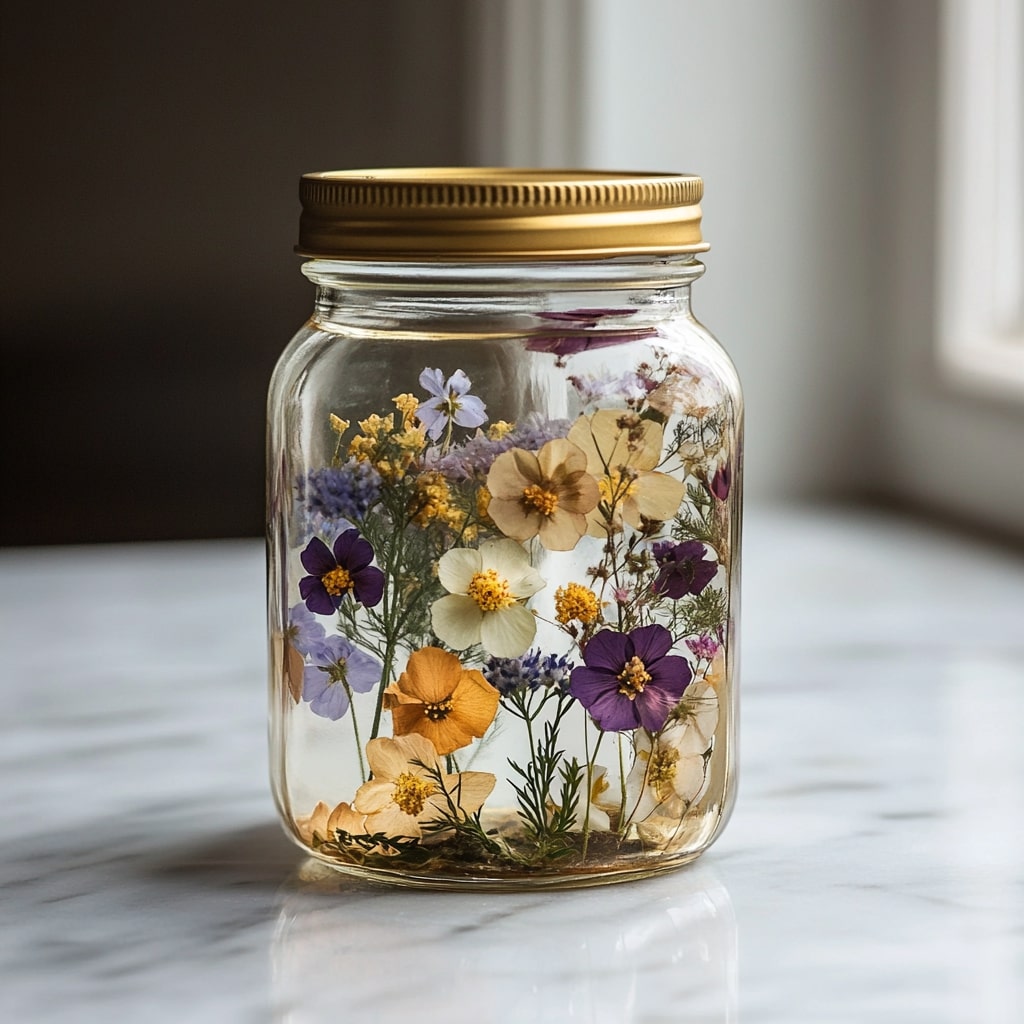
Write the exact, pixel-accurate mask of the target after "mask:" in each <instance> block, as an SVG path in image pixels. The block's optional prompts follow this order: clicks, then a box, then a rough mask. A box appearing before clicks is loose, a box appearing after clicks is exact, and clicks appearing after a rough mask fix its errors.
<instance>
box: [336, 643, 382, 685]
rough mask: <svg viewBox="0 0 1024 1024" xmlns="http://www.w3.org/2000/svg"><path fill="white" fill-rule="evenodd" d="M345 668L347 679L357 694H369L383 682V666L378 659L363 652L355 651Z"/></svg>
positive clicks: (347, 660) (349, 657)
mask: <svg viewBox="0 0 1024 1024" xmlns="http://www.w3.org/2000/svg"><path fill="white" fill-rule="evenodd" d="M345 667H346V675H345V678H346V679H347V681H348V685H349V686H351V687H352V689H353V690H355V691H356V693H369V691H370V690H372V689H373V688H374V687H375V686H376V685H377V684H378V683H379V682H380V681H381V679H380V674H381V669H382V668H383V666H382V665H381V663H380V662H379V661H378V660H377V659H376V658H372V657H370V655H369V654H365V653H364V652H363V651H360V650H356V649H353V651H352V653H351V654H350V655H349V656H348V658H347V659H346V666H345Z"/></svg>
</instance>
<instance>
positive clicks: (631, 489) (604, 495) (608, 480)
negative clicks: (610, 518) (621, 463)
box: [597, 469, 637, 505]
mask: <svg viewBox="0 0 1024 1024" xmlns="http://www.w3.org/2000/svg"><path fill="white" fill-rule="evenodd" d="M636 477H637V475H636V471H635V470H630V469H627V470H626V471H625V472H622V471H620V470H617V469H613V470H612V471H611V472H610V473H609V474H608V475H607V476H603V477H601V478H600V479H599V480H598V481H597V487H598V490H600V492H601V500H602V501H603V502H604V503H605V504H606V505H615V504H617V503H618V502H620V501H625V500H626V499H627V498H629V497H630V496H632V495H633V494H634V493H635V492H636Z"/></svg>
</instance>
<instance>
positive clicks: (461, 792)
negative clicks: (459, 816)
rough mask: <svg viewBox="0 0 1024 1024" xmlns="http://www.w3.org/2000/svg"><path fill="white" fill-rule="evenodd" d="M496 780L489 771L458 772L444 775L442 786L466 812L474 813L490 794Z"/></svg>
mask: <svg viewBox="0 0 1024 1024" xmlns="http://www.w3.org/2000/svg"><path fill="white" fill-rule="evenodd" d="M496 781H497V780H496V779H495V777H494V776H493V775H492V774H491V773H490V772H459V774H457V775H445V776H444V788H445V789H446V790H447V791H448V793H449V794H450V795H451V798H452V800H454V801H455V803H456V804H457V805H458V806H459V807H461V808H462V810H464V811H465V812H466V813H467V814H475V813H476V812H477V811H478V810H480V808H481V807H482V806H483V803H484V801H485V800H486V799H487V798H488V797H489V796H490V795H491V791H492V790H493V789H494V783H495V782H496Z"/></svg>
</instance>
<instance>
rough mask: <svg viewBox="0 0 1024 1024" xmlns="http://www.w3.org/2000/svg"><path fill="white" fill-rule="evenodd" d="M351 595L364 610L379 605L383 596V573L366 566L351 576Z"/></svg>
mask: <svg viewBox="0 0 1024 1024" xmlns="http://www.w3.org/2000/svg"><path fill="white" fill-rule="evenodd" d="M352 593H353V594H354V595H355V599H356V600H357V601H358V602H359V603H360V604H361V605H363V606H364V607H366V608H373V607H374V606H375V605H378V604H380V601H381V598H382V597H383V596H384V573H382V572H381V571H380V569H378V568H377V567H376V566H373V565H368V566H366V567H365V568H364V569H360V570H359V571H358V572H357V573H354V574H353V576H352Z"/></svg>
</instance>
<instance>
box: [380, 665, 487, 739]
mask: <svg viewBox="0 0 1024 1024" xmlns="http://www.w3.org/2000/svg"><path fill="white" fill-rule="evenodd" d="M384 706H385V707H386V708H388V709H389V710H390V711H391V717H392V722H393V724H394V730H395V735H396V736H406V735H408V734H409V733H419V734H420V735H421V736H424V737H426V738H427V739H428V740H430V742H431V743H432V744H433V745H434V749H435V750H436V751H437V752H438V753H439V754H450V753H451V752H452V751H453V750H458V749H459V747H464V746H466V745H467V744H469V743H472V742H473V738H474V737H475V736H483V734H484V733H485V732H486V731H487V727H488V726H489V725H490V724H491V722H493V721H494V716H495V715H496V714H497V712H498V691H497V690H496V689H495V688H494V687H493V686H491V684H490V683H488V682H487V680H486V679H484V677H483V675H482V674H481V673H480V672H478V671H477V670H476V669H466V668H463V667H462V662H460V661H459V659H458V658H456V657H455V655H454V654H449V653H448V652H447V651H442V650H441V649H440V648H439V647H424V648H422V649H421V650H419V651H416V652H415V653H414V654H413V655H412V656H411V657H410V658H409V664H408V665H407V666H406V669H405V671H404V672H403V673H402V674H401V676H399V678H398V682H397V683H392V684H391V685H390V686H389V687H388V688H387V689H386V690H385V691H384Z"/></svg>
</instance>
